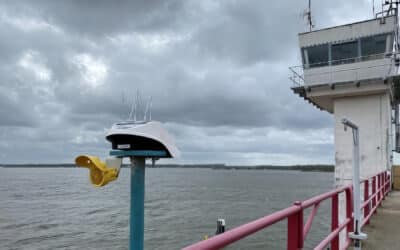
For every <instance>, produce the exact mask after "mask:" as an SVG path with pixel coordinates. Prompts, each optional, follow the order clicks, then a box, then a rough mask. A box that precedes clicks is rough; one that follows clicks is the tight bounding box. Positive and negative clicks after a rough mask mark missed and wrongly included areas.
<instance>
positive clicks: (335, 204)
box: [331, 194, 339, 250]
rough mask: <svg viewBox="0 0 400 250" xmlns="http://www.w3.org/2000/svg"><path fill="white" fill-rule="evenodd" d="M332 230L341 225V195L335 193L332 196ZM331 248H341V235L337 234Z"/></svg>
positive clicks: (335, 249)
mask: <svg viewBox="0 0 400 250" xmlns="http://www.w3.org/2000/svg"><path fill="white" fill-rule="evenodd" d="M331 219H332V222H331V232H333V231H335V230H336V229H337V228H338V227H339V195H338V194H335V195H334V196H332V208H331ZM331 250H339V235H338V236H336V237H335V238H334V239H333V240H332V242H331Z"/></svg>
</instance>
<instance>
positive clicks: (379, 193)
mask: <svg viewBox="0 0 400 250" xmlns="http://www.w3.org/2000/svg"><path fill="white" fill-rule="evenodd" d="M381 183H382V181H381V174H378V197H377V198H378V200H377V201H376V202H377V203H378V205H380V204H381V202H380V201H381V195H382V191H381V186H382V185H381Z"/></svg>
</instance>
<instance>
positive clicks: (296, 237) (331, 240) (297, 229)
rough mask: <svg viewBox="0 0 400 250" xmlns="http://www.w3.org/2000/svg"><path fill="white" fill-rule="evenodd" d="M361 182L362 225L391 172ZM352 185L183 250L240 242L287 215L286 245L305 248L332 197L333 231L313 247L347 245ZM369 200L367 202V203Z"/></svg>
mask: <svg viewBox="0 0 400 250" xmlns="http://www.w3.org/2000/svg"><path fill="white" fill-rule="evenodd" d="M361 185H364V188H365V187H367V186H368V188H365V190H364V191H365V193H364V203H363V205H362V207H361V210H362V211H364V213H362V214H364V219H363V221H362V226H364V225H365V224H367V223H368V221H369V219H370V217H371V216H372V215H373V214H374V213H375V212H376V209H377V208H378V206H380V204H381V203H382V201H383V200H384V198H385V196H386V195H387V194H388V193H389V191H390V174H389V173H388V172H386V171H385V172H381V173H379V174H377V175H375V176H373V177H371V178H368V179H366V180H363V181H361ZM370 185H371V188H372V193H371V194H370V193H369V186H370ZM341 193H344V194H345V197H346V218H345V220H344V221H343V222H342V223H341V224H339V205H338V204H339V203H338V197H339V194H341ZM352 198H353V187H352V185H348V186H344V187H341V188H338V189H335V190H332V191H329V192H326V193H323V194H321V195H318V196H315V197H312V198H310V199H308V200H305V201H303V202H299V201H296V202H294V204H293V205H292V206H290V207H288V208H285V209H283V210H280V211H277V212H275V213H272V214H270V215H267V216H265V217H262V218H260V219H257V220H255V221H252V222H249V223H247V224H244V225H241V226H238V227H236V228H233V229H231V230H229V231H226V232H225V233H223V234H219V235H216V236H214V237H211V238H209V239H207V240H204V241H200V242H197V243H195V244H193V245H190V246H188V247H185V248H183V250H200V249H201V250H214V249H221V248H223V247H226V246H228V245H230V244H232V243H234V242H237V241H239V240H241V239H243V238H245V237H247V236H249V235H252V234H254V233H256V232H258V231H260V230H262V229H265V228H267V227H269V226H271V225H273V224H275V223H277V222H280V221H283V220H286V219H287V222H288V224H287V235H288V237H287V249H288V250H294V249H296V250H297V249H302V248H303V247H304V242H305V239H306V237H307V234H308V232H309V231H310V228H311V226H312V222H313V219H314V217H315V215H316V213H317V210H318V208H319V206H320V204H321V203H322V202H323V201H326V200H328V199H331V200H332V210H331V213H332V214H331V217H332V218H331V232H330V233H329V234H328V235H327V236H326V237H325V238H324V239H322V241H321V242H320V243H319V244H318V245H317V246H316V247H315V248H314V249H324V248H325V247H326V246H328V245H329V244H331V249H332V250H338V249H347V247H348V246H349V245H350V243H351V240H350V238H349V237H348V233H349V232H352V231H353V219H354V217H353V206H352ZM366 204H368V205H366ZM310 207H313V209H312V210H311V212H310V215H309V217H308V219H307V221H306V223H305V224H304V223H303V213H304V210H305V209H307V208H310ZM343 230H346V242H345V245H344V246H342V247H340V244H339V233H340V232H341V231H343Z"/></svg>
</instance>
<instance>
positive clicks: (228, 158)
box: [0, 0, 369, 164]
mask: <svg viewBox="0 0 400 250" xmlns="http://www.w3.org/2000/svg"><path fill="white" fill-rule="evenodd" d="M343 4H345V5H343ZM354 4H360V6H362V9H363V10H364V9H365V8H366V6H367V5H366V4H365V2H364V1H361V0H360V1H357V3H353V2H352V3H349V2H348V1H344V0H342V1H339V2H338V1H336V2H325V1H318V2H315V6H314V13H315V14H314V15H315V17H316V19H317V25H321V26H322V25H332V24H338V22H340V21H341V20H342V19H343V20H344V19H348V18H357V17H364V16H362V15H363V14H362V13H359V12H357V13H354V12H352V10H349V8H351V7H352V6H354ZM341 6H344V7H341ZM349 6H350V7H349ZM0 7H1V10H0V33H1V34H3V36H2V37H3V40H2V42H1V44H0V90H1V92H0V97H1V98H0V116H1V119H0V151H1V152H3V154H2V156H1V158H0V162H14V163H16V162H21V161H24V162H45V161H46V162H58V161H64V162H66V161H67V162H68V161H69V162H70V161H72V159H73V157H74V156H75V154H78V153H92V154H96V153H98V154H101V155H104V154H105V153H106V152H107V149H108V146H109V145H108V143H107V142H106V141H105V140H104V130H105V129H107V128H108V127H110V125H111V123H113V122H114V121H118V120H121V119H125V118H126V117H127V115H128V112H129V108H130V107H129V102H131V99H132V98H131V96H133V94H134V93H135V91H136V90H140V91H141V92H142V94H143V96H144V97H147V96H149V95H152V96H153V100H154V101H153V118H154V119H157V120H161V121H162V122H166V126H167V127H168V128H169V130H170V131H171V133H172V134H173V135H175V136H176V139H177V142H178V147H180V148H181V150H182V151H183V155H184V158H183V159H181V160H180V161H182V162H196V161H202V162H215V161H224V162H233V161H235V162H236V163H237V164H240V163H248V164H250V163H255V162H256V163H262V162H265V163H280V162H292V163H298V162H303V163H304V162H315V161H317V160H318V161H320V162H332V161H333V160H332V157H329V155H333V153H332V152H333V143H332V141H329V140H322V141H319V140H316V139H315V138H316V137H321V138H330V137H331V136H332V126H333V123H332V117H331V116H330V115H329V114H327V113H324V112H320V111H319V110H317V109H315V108H313V107H311V106H310V105H309V104H308V103H306V102H304V101H303V100H302V99H301V98H298V97H296V96H295V95H294V94H293V93H292V92H291V91H290V86H291V83H290V82H289V80H288V79H287V76H288V70H287V67H288V66H290V65H294V64H298V63H299V62H300V61H299V60H298V48H297V37H296V34H297V32H299V31H303V30H304V29H305V26H304V25H303V24H304V21H303V20H302V18H301V15H300V14H301V12H302V11H303V9H304V8H305V7H306V1H304V2H302V1H295V2H293V1H279V2H271V1H254V2H247V1H246V2H244V1H220V2H212V1H178V0H176V1H44V0H43V1H42V0H41V1H35V2H32V1H18V2H15V1H2V2H1V3H0ZM368 11H369V10H368ZM336 13H344V14H337V15H336ZM341 18H342V19H341ZM334 19H335V20H334ZM28 52H32V53H33V54H34V55H35V57H34V58H33V59H32V61H33V62H34V63H39V64H41V65H42V66H43V67H45V68H46V69H47V70H48V71H49V72H50V73H51V77H47V78H46V79H37V78H38V77H37V74H39V73H40V72H38V70H37V69H35V68H29V67H28V68H26V67H25V68H24V67H21V65H19V64H20V60H21V58H23V56H24V55H25V54H26V53H28ZM82 55H84V56H87V57H88V58H90V60H92V61H95V62H99V63H100V66H99V65H92V66H93V67H94V68H93V72H94V73H93V72H92V73H93V76H95V75H96V74H97V73H96V72H98V70H99V67H100V71H101V70H105V71H106V73H104V72H103V73H102V74H103V75H104V76H103V78H104V79H103V78H102V79H101V83H99V82H96V80H94V82H95V84H94V86H92V85H93V84H92V85H91V83H90V82H89V83H88V79H85V70H87V69H85V68H84V66H82V65H81V66H79V65H77V64H76V57H77V56H82ZM74 60H75V61H74ZM89 63H93V62H89ZM96 67H97V68H96ZM101 67H104V68H101ZM96 70H97V71H96ZM86 73H87V72H86ZM39 78H40V77H39ZM89 78H90V77H89ZM89 80H90V79H89ZM122 96H124V98H122ZM122 99H125V101H123V100H122ZM21 126H24V127H23V128H25V129H21ZM294 137H295V138H294ZM277 138H278V139H277ZM296 138H297V139H296ZM241 139H242V140H243V139H244V140H246V141H243V142H242V143H241V142H240V140H241ZM15 140H18V141H22V142H23V143H22V144H20V145H16V144H14V143H13V142H14V141H15ZM33 142H35V143H36V144H35V145H36V146H35V148H32V143H33ZM18 148H21V149H23V150H24V151H30V153H29V154H27V155H26V156H24V159H21V158H20V157H19V156H18V155H15V154H14V153H13V152H14V151H15V150H16V149H18ZM316 155H319V156H318V157H316ZM250 156H251V157H250ZM254 157H258V159H253V160H254V161H253V162H250V161H249V158H254Z"/></svg>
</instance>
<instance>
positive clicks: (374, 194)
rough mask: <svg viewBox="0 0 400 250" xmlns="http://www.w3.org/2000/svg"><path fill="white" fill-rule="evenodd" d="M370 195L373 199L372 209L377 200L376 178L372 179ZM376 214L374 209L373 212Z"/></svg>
mask: <svg viewBox="0 0 400 250" xmlns="http://www.w3.org/2000/svg"><path fill="white" fill-rule="evenodd" d="M372 195H373V196H374V198H373V199H372V207H373V208H375V206H376V198H377V193H376V176H374V177H372ZM374 213H375V214H376V209H375V211H374Z"/></svg>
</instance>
